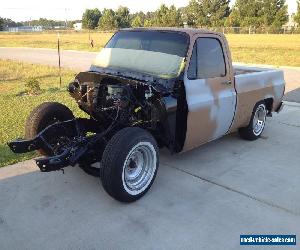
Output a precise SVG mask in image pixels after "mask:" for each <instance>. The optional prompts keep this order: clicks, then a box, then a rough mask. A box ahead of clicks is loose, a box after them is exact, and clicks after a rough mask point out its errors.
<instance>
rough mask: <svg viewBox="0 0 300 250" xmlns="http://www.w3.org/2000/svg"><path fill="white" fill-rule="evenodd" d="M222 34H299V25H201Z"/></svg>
mask: <svg viewBox="0 0 300 250" xmlns="http://www.w3.org/2000/svg"><path fill="white" fill-rule="evenodd" d="M203 28H205V29H208V30H212V31H217V32H222V33H224V34H300V26H299V27H281V28H276V27H203Z"/></svg>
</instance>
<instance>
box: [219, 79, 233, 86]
mask: <svg viewBox="0 0 300 250" xmlns="http://www.w3.org/2000/svg"><path fill="white" fill-rule="evenodd" d="M221 83H222V84H224V85H230V84H231V83H232V82H231V80H228V81H224V82H221Z"/></svg>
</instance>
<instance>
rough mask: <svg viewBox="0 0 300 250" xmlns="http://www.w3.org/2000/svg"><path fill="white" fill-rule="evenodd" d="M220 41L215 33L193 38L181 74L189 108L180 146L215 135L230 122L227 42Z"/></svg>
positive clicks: (232, 99) (223, 131) (231, 90)
mask: <svg viewBox="0 0 300 250" xmlns="http://www.w3.org/2000/svg"><path fill="white" fill-rule="evenodd" d="M221 41H222V40H221V37H220V36H218V35H205V36H204V35H203V36H202V35H201V36H199V37H198V38H197V39H196V40H195V43H194V46H193V49H192V55H191V57H190V61H189V65H188V66H187V67H186V68H187V69H186V72H185V77H184V85H185V89H186V99H187V104H188V110H189V112H188V117H187V131H186V139H185V144H184V148H183V150H188V149H191V148H194V147H197V146H199V145H201V144H203V143H205V142H208V141H211V140H214V139H216V138H219V137H221V136H223V135H225V134H226V133H227V131H228V130H229V128H230V126H231V123H232V120H233V117H234V113H235V107H236V91H235V88H234V82H233V81H234V79H233V77H234V76H233V73H232V71H233V70H232V65H231V59H230V56H229V55H228V54H227V53H226V51H227V50H228V46H227V44H225V45H224V44H223V43H222V42H221ZM225 46H226V47H225Z"/></svg>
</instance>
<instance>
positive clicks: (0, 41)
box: [0, 32, 300, 67]
mask: <svg viewBox="0 0 300 250" xmlns="http://www.w3.org/2000/svg"><path fill="white" fill-rule="evenodd" d="M111 36H112V33H101V32H92V33H90V37H91V38H92V39H93V40H94V45H95V47H94V48H91V47H90V45H89V34H88V33H87V32H62V33H61V34H60V39H61V47H62V48H63V49H73V50H85V51H99V50H100V49H101V48H102V47H103V46H104V45H105V44H106V42H107V41H108V40H109V38H110V37H111ZM226 36H227V39H228V41H229V45H230V48H231V51H232V57H233V60H234V61H236V62H244V63H258V64H272V65H277V66H280V65H281V66H283V65H286V66H297V67H300V34H297V35H296V34H293V35H282V34H278V35H277V34H262V35H261V34H257V35H247V34H228V35H226ZM56 46H57V34H56V33H1V34H0V47H34V48H37V47H39V48H56Z"/></svg>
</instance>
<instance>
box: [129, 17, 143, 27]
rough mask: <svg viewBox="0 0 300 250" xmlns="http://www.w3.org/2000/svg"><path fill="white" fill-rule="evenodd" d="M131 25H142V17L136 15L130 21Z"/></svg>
mask: <svg viewBox="0 0 300 250" xmlns="http://www.w3.org/2000/svg"><path fill="white" fill-rule="evenodd" d="M131 26H132V27H143V23H142V19H141V17H140V16H139V15H137V16H136V17H135V18H134V19H133V20H132V22H131Z"/></svg>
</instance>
